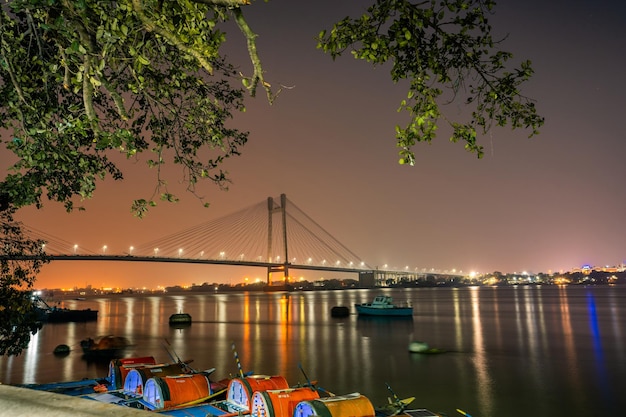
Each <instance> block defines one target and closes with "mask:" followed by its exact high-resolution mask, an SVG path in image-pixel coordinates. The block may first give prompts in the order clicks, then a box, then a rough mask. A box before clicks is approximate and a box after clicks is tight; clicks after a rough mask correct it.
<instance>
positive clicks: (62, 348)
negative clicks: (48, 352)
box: [52, 345, 71, 356]
mask: <svg viewBox="0 0 626 417" xmlns="http://www.w3.org/2000/svg"><path fill="white" fill-rule="evenodd" d="M70 350H71V349H70V347H69V346H68V345H59V346H57V347H55V348H54V350H53V351H52V353H54V354H55V355H58V356H62V355H67V354H69V353H70Z"/></svg>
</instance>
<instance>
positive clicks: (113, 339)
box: [80, 335, 130, 359]
mask: <svg viewBox="0 0 626 417" xmlns="http://www.w3.org/2000/svg"><path fill="white" fill-rule="evenodd" d="M129 346H130V342H129V341H128V339H126V338H125V337H123V336H112V335H108V336H103V337H101V338H100V339H99V340H98V341H95V340H94V339H92V338H91V337H90V338H88V339H84V340H81V342H80V347H81V348H82V349H83V354H84V356H85V357H86V358H90V359H113V358H115V357H122V356H123V352H124V349H126V348H127V347H129Z"/></svg>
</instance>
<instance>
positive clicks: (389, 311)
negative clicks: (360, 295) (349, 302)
mask: <svg viewBox="0 0 626 417" xmlns="http://www.w3.org/2000/svg"><path fill="white" fill-rule="evenodd" d="M354 306H355V307H356V311H357V313H359V315H361V316H394V317H398V316H403V317H407V316H412V315H413V307H412V306H410V305H408V304H402V305H400V304H394V303H393V299H392V298H391V297H390V296H388V295H377V296H376V297H374V300H373V301H372V302H371V303H362V304H355V305H354Z"/></svg>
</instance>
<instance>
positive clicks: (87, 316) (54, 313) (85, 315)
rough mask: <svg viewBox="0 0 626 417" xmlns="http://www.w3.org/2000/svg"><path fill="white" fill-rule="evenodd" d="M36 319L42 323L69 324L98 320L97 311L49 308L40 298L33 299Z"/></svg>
mask: <svg viewBox="0 0 626 417" xmlns="http://www.w3.org/2000/svg"><path fill="white" fill-rule="evenodd" d="M33 301H34V303H35V308H36V310H37V319H38V320H39V321H41V322H43V323H69V322H84V321H95V320H98V310H92V309H90V308H86V309H82V310H80V309H69V308H64V307H56V306H53V307H51V306H50V305H49V304H48V303H46V302H45V301H44V300H43V299H42V298H41V297H38V296H35V297H33Z"/></svg>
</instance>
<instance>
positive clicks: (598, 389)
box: [0, 286, 626, 417]
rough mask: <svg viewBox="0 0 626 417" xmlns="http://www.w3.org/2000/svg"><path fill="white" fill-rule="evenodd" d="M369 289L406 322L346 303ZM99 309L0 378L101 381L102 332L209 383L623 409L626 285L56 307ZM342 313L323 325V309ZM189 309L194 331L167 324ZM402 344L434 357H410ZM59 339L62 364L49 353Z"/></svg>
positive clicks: (6, 362)
mask: <svg viewBox="0 0 626 417" xmlns="http://www.w3.org/2000/svg"><path fill="white" fill-rule="evenodd" d="M381 293H387V294H390V295H392V296H393V298H394V300H396V301H398V302H410V303H412V304H413V307H414V313H413V317H412V318H410V319H402V318H387V319H384V318H378V319H366V318H363V317H358V316H357V315H356V312H355V310H354V306H353V305H354V303H360V302H367V301H371V299H372V298H373V297H374V296H375V295H377V294H381ZM63 305H64V306H65V307H68V308H81V309H82V308H92V309H97V310H99V318H98V320H97V321H96V322H90V323H61V324H46V325H45V326H44V327H43V329H42V330H41V331H40V332H39V333H38V334H37V335H36V336H34V337H33V339H32V340H31V344H30V346H29V348H28V349H27V350H26V351H25V352H24V353H23V354H22V355H20V356H19V357H0V382H2V383H5V384H25V383H40V382H53V381H67V380H77V379H82V378H93V377H101V376H105V375H106V373H107V369H106V365H107V364H106V363H97V362H96V363H94V362H89V361H86V360H85V359H84V358H83V357H82V355H81V352H80V347H79V342H80V340H82V339H84V338H86V337H95V336H99V335H106V334H114V335H118V336H125V337H127V338H128V339H129V340H130V341H131V342H132V344H133V346H131V347H130V348H128V349H127V352H126V353H127V356H147V355H152V356H155V358H156V359H157V360H159V361H163V362H165V361H171V360H172V359H171V357H170V355H169V354H168V350H166V348H165V347H166V346H167V347H169V350H170V352H171V351H173V352H175V355H177V356H178V357H180V358H181V359H183V360H187V359H192V360H193V362H192V363H191V366H192V367H194V368H195V369H198V370H205V369H209V368H216V370H215V372H214V374H213V375H214V376H215V378H216V379H220V378H222V377H227V376H229V375H235V374H237V373H238V367H237V363H236V361H235V359H234V355H233V351H232V346H233V344H234V346H235V347H236V350H237V353H238V356H239V359H240V364H241V366H242V367H243V370H244V371H253V372H255V373H261V374H268V375H276V374H280V375H283V376H284V377H286V378H287V380H288V381H289V382H290V383H291V384H296V383H298V382H305V381H306V378H307V377H308V378H310V379H312V380H316V381H317V383H318V385H319V386H320V387H322V388H324V389H327V390H329V391H332V392H334V393H336V394H346V393H349V392H355V391H358V392H361V393H362V394H365V395H366V396H368V397H369V398H370V399H371V400H372V402H373V403H374V404H376V405H379V404H383V403H384V402H386V401H387V397H388V396H389V395H390V393H389V391H388V390H387V388H386V385H385V383H388V384H389V385H390V386H391V387H392V389H393V391H394V392H395V393H396V394H397V395H398V396H399V397H408V396H415V397H416V400H415V401H414V403H413V404H412V406H414V407H423V408H428V409H430V410H432V411H438V412H443V413H446V414H447V415H448V416H456V415H460V414H458V413H457V412H456V411H455V410H456V409H457V408H458V409H461V410H463V411H465V412H466V413H468V414H471V415H472V416H473V417H491V416H506V417H522V416H523V417H527V416H620V415H624V414H623V413H624V411H623V410H626V396H624V392H626V286H611V287H609V286H597V287H582V286H577V287H574V286H569V287H556V286H528V287H523V286H519V287H498V288H490V287H481V288H478V287H476V288H458V289H454V288H429V289H426V288H424V289H393V290H391V289H377V290H344V291H316V292H303V293H300V292H296V293H289V294H287V293H216V294H213V293H198V294H195V293H191V294H185V295H180V294H176V295H169V294H164V295H158V296H153V295H150V296H139V295H137V296H126V295H119V296H110V297H103V298H89V299H87V300H65V301H63ZM340 305H341V306H350V309H351V312H352V314H350V316H349V317H344V318H334V317H332V316H331V314H330V310H331V308H332V307H334V306H340ZM177 312H187V313H190V314H191V315H192V317H193V324H192V325H191V326H190V327H188V328H185V329H175V328H171V327H170V326H169V324H168V318H169V316H170V315H171V314H173V313H177ZM412 341H424V342H427V343H428V345H429V346H430V347H433V348H439V349H444V350H446V351H447V352H446V353H441V354H431V355H425V354H418V353H410V352H409V350H408V345H409V343H410V342H412ZM59 344H67V345H70V346H71V347H72V349H75V350H72V352H71V353H70V354H69V355H68V356H65V357H57V356H55V355H53V354H52V351H53V349H54V347H55V346H57V345H59Z"/></svg>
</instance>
